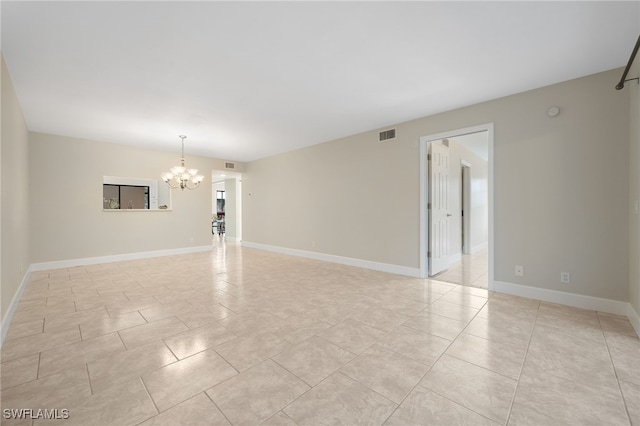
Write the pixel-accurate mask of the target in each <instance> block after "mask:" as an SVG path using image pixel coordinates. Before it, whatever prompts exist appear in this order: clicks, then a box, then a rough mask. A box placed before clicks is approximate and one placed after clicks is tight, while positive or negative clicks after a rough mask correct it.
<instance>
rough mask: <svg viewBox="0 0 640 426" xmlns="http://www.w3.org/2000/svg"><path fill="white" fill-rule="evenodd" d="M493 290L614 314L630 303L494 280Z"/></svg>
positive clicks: (621, 312)
mask: <svg viewBox="0 0 640 426" xmlns="http://www.w3.org/2000/svg"><path fill="white" fill-rule="evenodd" d="M493 290H494V291H496V292H498V293H507V294H511V295H514V296H521V297H528V298H529V299H538V300H544V301H545V302H552V303H559V304H561V305H567V306H573V307H576V308H583V309H590V310H593V311H599V312H606V313H609V314H616V315H627V314H628V306H629V305H630V304H629V303H628V302H620V301H618V300H611V299H602V298H600V297H592V296H584V295H582V294H574V293H567V292H564V291H557V290H549V289H546V288H538V287H529V286H526V285H520V284H512V283H507V282H502V281H494V283H493ZM636 330H637V329H636Z"/></svg>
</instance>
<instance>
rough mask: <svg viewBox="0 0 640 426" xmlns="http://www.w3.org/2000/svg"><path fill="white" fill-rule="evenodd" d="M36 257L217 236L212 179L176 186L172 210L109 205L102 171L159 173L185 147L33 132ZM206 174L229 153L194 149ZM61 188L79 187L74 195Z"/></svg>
mask: <svg viewBox="0 0 640 426" xmlns="http://www.w3.org/2000/svg"><path fill="white" fill-rule="evenodd" d="M29 138H30V155H29V170H30V181H31V190H30V203H31V230H32V232H31V240H30V241H31V262H32V263H39V262H50V261H58V260H71V259H80V258H87V257H95V256H109V255H119V254H127V253H138V252H145V251H155V250H164V249H177V248H188V247H196V246H205V245H210V244H211V205H212V204H211V203H212V198H211V190H210V189H209V188H210V187H211V181H210V180H209V179H205V181H204V182H203V183H202V187H201V188H198V189H196V190H193V191H189V190H185V191H181V190H179V189H178V190H173V192H172V194H171V195H172V200H171V207H172V210H171V211H163V210H158V211H142V212H131V211H126V210H124V211H102V177H103V176H119V177H129V178H142V179H155V178H157V177H159V176H160V174H161V173H162V172H164V171H166V170H168V169H169V168H170V167H171V166H174V165H175V164H177V162H178V161H179V160H180V157H179V152H178V150H176V152H164V151H153V150H148V149H142V148H135V147H131V146H125V145H118V144H113V143H106V142H97V141H87V140H81V139H74V138H69V137H63V136H54V135H50V134H43V133H30V136H29ZM186 161H187V165H188V166H189V167H195V168H198V169H200V171H201V172H202V174H204V175H205V176H209V175H210V171H211V170H212V169H214V168H220V167H221V166H223V164H222V161H221V160H214V159H210V158H204V157H196V156H190V155H188V153H187V158H186ZM61 193H66V194H74V196H73V197H69V198H68V199H67V200H61V199H59V195H58V194H61Z"/></svg>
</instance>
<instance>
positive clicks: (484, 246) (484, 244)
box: [471, 242, 489, 254]
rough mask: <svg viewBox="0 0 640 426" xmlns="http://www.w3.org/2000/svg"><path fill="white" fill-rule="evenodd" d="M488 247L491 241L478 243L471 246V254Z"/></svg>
mask: <svg viewBox="0 0 640 426" xmlns="http://www.w3.org/2000/svg"><path fill="white" fill-rule="evenodd" d="M487 248H489V243H488V242H484V243H482V244H478V245H477V246H475V247H471V254H474V253H477V252H479V251H482V250H486V249H487Z"/></svg>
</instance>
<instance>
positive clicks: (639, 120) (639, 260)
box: [622, 56, 640, 316]
mask: <svg viewBox="0 0 640 426" xmlns="http://www.w3.org/2000/svg"><path fill="white" fill-rule="evenodd" d="M638 76H640V57H638V56H637V57H636V59H635V62H634V65H633V67H632V68H631V71H630V72H629V75H628V77H627V78H636V77H638ZM622 90H623V91H625V92H628V93H629V94H630V98H631V101H630V104H629V105H630V108H629V113H630V117H631V125H630V132H629V133H630V138H629V140H630V148H629V151H630V152H629V168H630V170H629V201H630V206H629V207H630V209H629V211H630V212H631V213H630V216H629V259H630V261H629V301H630V302H631V306H633V308H634V309H635V311H636V314H638V315H639V316H640V213H638V212H637V211H636V210H635V208H636V203H637V202H639V201H640V84H638V82H637V81H630V82H628V83H627V84H626V85H625V87H624V89H622Z"/></svg>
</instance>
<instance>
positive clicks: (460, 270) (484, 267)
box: [432, 249, 489, 289]
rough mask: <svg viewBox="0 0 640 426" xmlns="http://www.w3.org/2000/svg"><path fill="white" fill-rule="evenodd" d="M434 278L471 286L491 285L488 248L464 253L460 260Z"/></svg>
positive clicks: (483, 286)
mask: <svg viewBox="0 0 640 426" xmlns="http://www.w3.org/2000/svg"><path fill="white" fill-rule="evenodd" d="M432 279H435V280H439V281H445V282H448V283H454V284H460V285H465V286H470V287H479V288H485V289H486V288H488V287H489V252H488V251H487V249H484V250H480V251H478V252H476V253H473V254H463V255H461V257H460V260H459V261H457V262H454V263H452V264H451V265H449V268H447V269H446V270H445V271H442V272H440V273H439V274H436V275H434V276H433V277H432Z"/></svg>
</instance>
